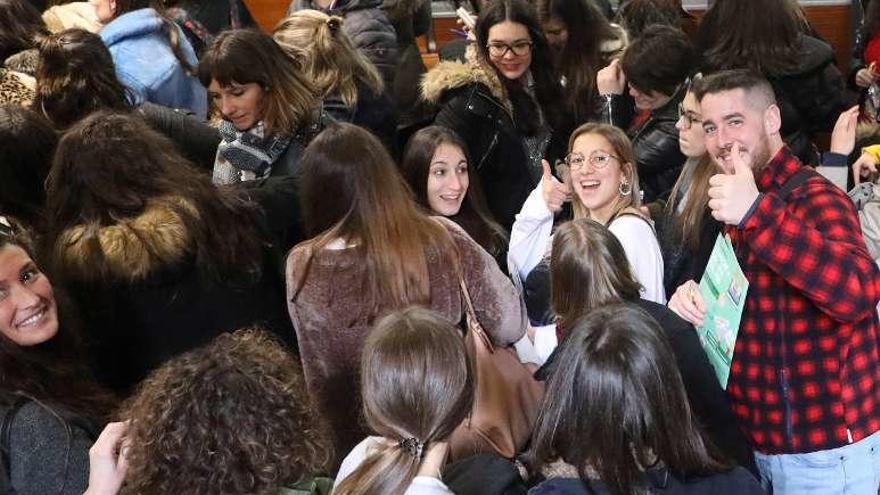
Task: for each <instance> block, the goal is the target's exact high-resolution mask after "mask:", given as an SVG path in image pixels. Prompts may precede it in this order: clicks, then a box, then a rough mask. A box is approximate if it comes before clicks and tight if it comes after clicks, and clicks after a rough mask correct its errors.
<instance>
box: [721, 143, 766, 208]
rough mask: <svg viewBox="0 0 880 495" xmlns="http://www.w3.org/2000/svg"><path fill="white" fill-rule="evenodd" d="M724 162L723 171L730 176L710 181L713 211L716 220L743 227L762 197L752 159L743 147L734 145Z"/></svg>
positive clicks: (722, 175)
mask: <svg viewBox="0 0 880 495" xmlns="http://www.w3.org/2000/svg"><path fill="white" fill-rule="evenodd" d="M723 161H724V163H723V164H722V168H723V169H724V170H727V171H728V173H724V174H716V175H713V176H712V177H711V178H710V179H709V209H711V210H712V217H713V218H715V220H718V221H719V222H724V223H726V224H729V225H739V224H740V223H741V222H742V220H743V217H745V216H746V213H748V212H749V210H750V209H751V207H752V205H753V204H754V203H755V201H756V200H757V199H758V196H759V195H760V193H759V192H758V185H757V184H755V175H754V174H753V173H752V156H751V155H750V154H749V152H748V150H746V149H745V148H743V147H742V146H737V145H734V146H733V149H731V150H730V151H729V152H728V153H727V155H726V156H725V157H724V160H723ZM731 166H732V167H731ZM731 172H732V173H731Z"/></svg>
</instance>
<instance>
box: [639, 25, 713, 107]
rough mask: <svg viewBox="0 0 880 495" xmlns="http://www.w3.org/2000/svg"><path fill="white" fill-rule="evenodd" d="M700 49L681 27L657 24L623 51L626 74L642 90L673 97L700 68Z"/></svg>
mask: <svg viewBox="0 0 880 495" xmlns="http://www.w3.org/2000/svg"><path fill="white" fill-rule="evenodd" d="M698 56H699V55H698V54H697V51H696V50H695V49H694V46H693V45H692V44H691V41H690V40H689V39H688V37H687V35H686V34H684V32H682V31H681V29H678V28H674V27H670V26H662V25H655V26H650V27H648V28H647V29H645V31H644V32H642V35H641V36H640V37H639V38H636V40H635V41H633V42H632V44H630V45H629V46H628V47H627V49H626V52H624V54H623V60H622V62H623V73H624V74H626V79H627V81H629V82H630V84H632V85H633V86H635V88H636V89H638V90H640V91H645V92H648V91H656V92H658V93H661V94H664V95H667V96H672V95H673V94H675V90H676V89H678V87H679V85H681V83H682V82H684V80H685V79H686V78H687V76H688V75H690V73H691V71H693V70H694V68H695V67H696V61H697V58H698Z"/></svg>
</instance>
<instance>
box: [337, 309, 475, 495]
mask: <svg viewBox="0 0 880 495" xmlns="http://www.w3.org/2000/svg"><path fill="white" fill-rule="evenodd" d="M361 382H362V383H361V398H362V400H363V404H364V417H365V418H366V420H367V424H368V425H369V426H370V428H371V429H372V430H373V431H375V432H376V433H378V434H379V435H381V436H382V437H384V438H385V439H387V440H388V442H387V443H383V442H379V443H378V444H377V445H376V449H375V450H370V455H369V457H367V458H366V459H365V460H364V462H363V463H361V465H360V466H358V468H357V469H355V470H354V471H353V472H352V473H351V474H350V475H348V476H347V477H346V478H345V479H344V480H343V481H342V482H341V484H340V485H339V486H337V487H336V489H335V490H334V491H333V493H335V494H338V495H353V494H357V495H385V494H389V493H403V492H405V491H406V489H407V487H408V486H409V484H410V483H411V482H412V479H413V478H414V477H415V476H416V473H417V472H418V470H419V466H420V465H421V461H422V458H421V457H419V456H418V455H413V454H412V453H410V452H407V451H406V450H405V449H404V448H403V446H402V444H401V441H403V440H406V439H408V438H415V439H416V440H417V441H418V442H419V443H421V444H422V445H423V446H424V447H423V448H424V449H429V448H430V447H431V444H432V443H433V442H443V441H446V440H447V439H448V438H449V436H450V435H451V434H452V432H453V430H455V428H456V427H457V426H458V425H459V424H461V422H462V421H463V420H464V419H465V417H466V416H467V415H468V413H469V412H470V410H471V406H472V404H473V398H474V389H473V387H474V377H473V365H472V363H471V360H470V359H468V354H467V351H466V350H465V345H464V339H462V338H461V330H459V329H458V328H457V327H456V326H455V325H453V324H452V323H449V322H448V321H446V320H445V319H443V318H442V317H441V316H439V315H437V314H436V313H434V312H432V311H430V310H428V309H424V308H420V307H411V308H408V309H405V310H402V311H399V312H396V313H392V314H390V315H388V316H386V317H384V318H382V319H381V320H380V321H379V323H377V324H376V327H375V328H374V329H373V331H372V333H370V336H369V338H367V341H366V343H365V344H364V350H363V353H362V357H361ZM423 452H424V451H423Z"/></svg>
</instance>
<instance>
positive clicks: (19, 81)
mask: <svg viewBox="0 0 880 495" xmlns="http://www.w3.org/2000/svg"><path fill="white" fill-rule="evenodd" d="M35 88H36V81H35V80H34V78H33V77H31V76H28V75H27V74H22V73H20V72H15V71H11V70H9V69H5V68H0V104H2V103H12V104H18V105H22V106H30V104H31V102H33V101H34V95H35V93H34V90H35Z"/></svg>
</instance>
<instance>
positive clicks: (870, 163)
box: [852, 153, 877, 185]
mask: <svg viewBox="0 0 880 495" xmlns="http://www.w3.org/2000/svg"><path fill="white" fill-rule="evenodd" d="M852 171H853V178H854V180H855V183H856V185H859V183H861V182H863V181H866V180H868V179H870V178H871V175H872V174H875V173H877V160H876V159H875V158H874V155H872V154H870V153H862V156H860V157H859V159H858V160H856V162H855V163H853V164H852Z"/></svg>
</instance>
